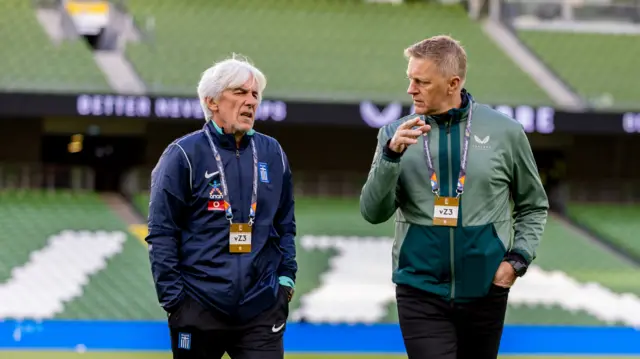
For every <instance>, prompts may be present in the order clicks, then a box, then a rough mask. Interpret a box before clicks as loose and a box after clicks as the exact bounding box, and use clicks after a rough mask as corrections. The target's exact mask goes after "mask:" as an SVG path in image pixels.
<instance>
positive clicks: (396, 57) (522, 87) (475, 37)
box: [0, 0, 640, 108]
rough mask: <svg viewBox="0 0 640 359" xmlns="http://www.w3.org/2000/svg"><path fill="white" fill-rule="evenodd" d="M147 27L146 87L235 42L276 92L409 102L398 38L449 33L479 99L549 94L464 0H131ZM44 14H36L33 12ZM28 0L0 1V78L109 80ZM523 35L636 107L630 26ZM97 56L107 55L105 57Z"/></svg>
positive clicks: (191, 69) (559, 64)
mask: <svg viewBox="0 0 640 359" xmlns="http://www.w3.org/2000/svg"><path fill="white" fill-rule="evenodd" d="M124 4H125V6H126V11H128V12H129V13H130V14H131V15H132V16H133V19H134V20H135V24H137V26H138V27H139V28H140V30H141V31H142V32H143V33H146V36H142V40H141V41H139V42H128V43H127V44H126V47H125V48H124V50H123V55H124V58H125V59H127V60H128V61H130V63H131V65H132V68H133V69H134V70H135V72H136V73H137V75H138V76H139V78H140V79H141V81H142V83H143V85H144V87H145V88H146V92H147V93H154V94H162V95H187V96H193V95H195V88H196V85H197V82H198V79H199V76H200V73H201V72H202V71H203V70H204V69H205V68H207V67H208V66H210V65H211V64H212V63H213V62H214V61H217V60H220V59H222V58H225V57H227V56H229V55H230V54H232V53H239V54H242V55H245V56H248V57H249V58H250V59H251V60H252V61H253V62H254V63H255V64H256V65H257V66H258V67H260V68H261V69H263V70H264V72H265V73H266V75H267V77H268V80H269V84H268V87H267V93H266V96H267V97H270V98H280V99H304V100H330V101H359V100H365V99H366V100H374V101H380V102H386V101H396V100H397V101H403V102H407V101H408V100H409V97H408V96H407V95H406V87H407V80H406V76H405V69H406V60H405V59H404V57H403V49H404V48H405V47H407V46H408V45H410V44H412V43H414V42H416V41H419V40H421V39H423V38H425V37H428V36H432V35H435V34H450V35H452V36H454V37H455V38H457V39H459V40H460V41H461V42H462V44H463V45H464V46H465V48H466V50H467V52H468V55H469V73H468V79H467V87H468V88H469V89H470V91H471V93H472V94H473V95H474V96H475V97H476V99H478V100H479V101H483V102H488V103H491V104H506V105H520V104H528V105H553V104H554V102H553V101H552V99H551V98H550V96H549V95H547V93H546V92H545V91H543V90H542V89H541V88H540V87H539V86H538V85H537V84H536V82H534V81H533V80H532V79H531V78H530V77H529V75H527V74H526V73H525V72H524V71H523V70H522V69H521V68H520V66H519V65H518V64H516V63H515V62H514V61H513V60H512V59H511V58H510V57H509V56H507V55H506V54H505V53H504V52H503V50H501V49H500V47H499V46H498V45H497V44H496V42H495V40H493V39H492V38H490V37H489V36H488V35H487V33H486V32H485V30H484V29H483V26H482V24H481V22H478V21H474V20H472V19H470V17H469V16H468V14H467V13H466V12H465V10H464V9H463V7H462V6H458V5H456V6H447V5H442V4H438V3H429V2H418V3H416V2H410V3H403V4H399V5H390V4H372V3H367V2H364V1H346V2H345V1H329V0H325V1H311V0H300V1H295V2H291V1H285V0H264V1H260V2H250V1H236V0H217V1H215V2H213V1H209V0H190V1H161V0H128V1H126V2H124ZM41 18H42V17H41ZM37 19H38V17H37V11H36V9H35V8H34V7H33V5H32V3H31V2H24V1H19V0H6V1H5V2H4V3H3V11H2V12H0V24H2V25H3V27H2V28H3V29H4V30H3V31H0V41H1V42H2V44H3V50H4V53H5V54H8V56H3V58H2V60H0V66H2V69H3V70H2V71H1V72H0V88H1V89H5V90H14V91H16V90H18V91H45V92H47V91H48V92H59V91H64V92H85V91H99V92H113V91H114V89H113V88H111V87H110V85H109V82H108V81H107V80H106V78H105V75H104V74H103V73H102V71H104V69H102V70H101V68H100V67H98V66H97V65H96V60H95V59H94V58H93V57H92V50H91V49H90V47H89V46H88V45H87V44H86V43H85V42H84V41H83V40H82V39H67V40H64V41H62V42H60V43H59V44H54V43H56V42H55V41H53V40H51V39H50V38H49V37H48V36H47V34H46V32H45V31H44V28H43V26H42V25H41V24H40V22H39V21H38V20H37ZM517 34H518V36H519V37H520V38H521V40H522V42H523V44H524V45H525V46H527V47H528V48H529V49H531V50H532V51H533V52H534V55H535V56H536V57H537V58H539V59H540V60H541V61H542V62H543V63H544V64H546V65H547V66H548V67H550V69H551V71H552V72H553V73H555V74H556V75H557V77H558V78H559V79H560V80H562V81H564V82H565V84H566V85H567V87H568V88H571V89H572V90H573V91H574V92H575V93H577V94H578V95H580V96H582V97H583V98H584V99H586V100H587V101H590V102H598V103H607V104H609V105H613V106H619V107H624V108H635V107H637V106H638V105H637V103H638V101H637V99H638V98H639V97H640V88H638V87H637V86H635V87H633V86H624V84H625V82H626V81H627V80H628V79H632V78H637V77H638V75H639V71H640V70H638V67H637V66H636V62H637V60H636V59H637V55H638V53H639V52H640V37H639V36H638V35H603V34H559V33H554V32H533V31H519V32H517ZM103 66H104V65H103Z"/></svg>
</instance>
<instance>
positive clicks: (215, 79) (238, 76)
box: [198, 54, 267, 121]
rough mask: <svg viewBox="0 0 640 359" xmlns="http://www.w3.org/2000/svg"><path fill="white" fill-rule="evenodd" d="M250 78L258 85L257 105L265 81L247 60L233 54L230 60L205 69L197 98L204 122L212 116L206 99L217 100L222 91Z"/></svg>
mask: <svg viewBox="0 0 640 359" xmlns="http://www.w3.org/2000/svg"><path fill="white" fill-rule="evenodd" d="M251 77H253V81H255V82H256V83H257V85H258V103H260V102H261V101H262V92H263V91H264V89H265V87H267V79H266V77H265V76H264V74H263V73H262V72H261V71H260V70H258V68H256V67H255V66H253V65H252V64H251V63H250V62H249V60H248V59H246V58H244V57H242V56H239V55H236V54H233V56H232V57H231V58H228V59H225V60H223V61H220V62H218V63H214V64H213V66H211V67H210V68H208V69H206V70H205V71H204V72H203V73H202V77H201V78H200V82H199V83H198V98H199V99H200V106H202V111H203V112H204V118H205V121H209V120H211V117H212V116H213V114H212V113H211V110H209V107H207V101H206V98H207V97H212V98H213V99H215V100H218V99H219V98H220V95H221V94H222V92H223V91H225V90H227V89H230V88H235V87H239V86H242V84H244V83H245V82H247V80H249V78H251Z"/></svg>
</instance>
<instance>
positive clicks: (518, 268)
mask: <svg viewBox="0 0 640 359" xmlns="http://www.w3.org/2000/svg"><path fill="white" fill-rule="evenodd" d="M507 262H508V263H509V264H511V266H512V267H513V269H514V271H515V272H516V276H517V277H522V276H523V275H524V274H525V273H526V272H527V265H526V264H524V263H522V262H520V261H517V260H514V259H510V260H508V261H507Z"/></svg>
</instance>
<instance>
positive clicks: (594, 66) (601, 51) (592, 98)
mask: <svg viewBox="0 0 640 359" xmlns="http://www.w3.org/2000/svg"><path fill="white" fill-rule="evenodd" d="M517 33H518V36H519V37H520V39H521V40H522V41H523V42H524V43H525V44H526V45H527V46H529V47H530V48H531V49H532V50H533V51H535V53H536V55H537V56H538V57H539V58H541V59H542V61H543V62H544V63H545V64H546V65H547V66H549V67H551V69H552V70H553V71H554V72H555V73H556V74H557V75H558V76H560V78H561V79H562V80H564V81H565V82H566V83H567V84H568V85H569V86H571V87H572V88H574V90H575V91H576V92H577V93H578V94H579V95H580V96H582V97H583V98H584V99H586V100H587V101H588V102H589V103H590V104H591V105H592V106H593V107H608V108H618V109H621V110H629V109H634V108H637V107H638V105H637V103H638V98H640V89H638V87H637V86H625V85H624V84H625V83H626V82H627V81H628V79H629V78H638V77H639V76H640V70H638V61H637V56H638V55H639V54H640V36H639V35H637V34H581V33H559V32H549V31H518V32H517Z"/></svg>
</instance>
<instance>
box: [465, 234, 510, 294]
mask: <svg viewBox="0 0 640 359" xmlns="http://www.w3.org/2000/svg"><path fill="white" fill-rule="evenodd" d="M455 241H456V246H455V250H456V252H457V253H456V263H455V277H456V280H455V281H456V294H455V296H456V297H457V298H460V299H472V298H478V297H484V296H486V295H487V294H488V293H489V290H490V289H491V284H492V282H493V277H494V275H495V273H496V271H497V270H498V267H499V266H500V263H501V262H502V260H503V258H504V255H505V253H506V249H505V247H504V244H503V243H502V241H501V240H500V237H499V236H498V234H497V232H496V229H495V226H494V225H493V223H489V224H486V225H483V226H474V227H461V228H457V229H456V234H455Z"/></svg>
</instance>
